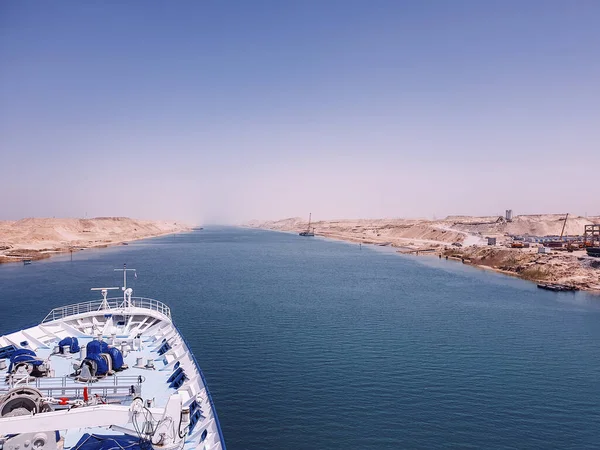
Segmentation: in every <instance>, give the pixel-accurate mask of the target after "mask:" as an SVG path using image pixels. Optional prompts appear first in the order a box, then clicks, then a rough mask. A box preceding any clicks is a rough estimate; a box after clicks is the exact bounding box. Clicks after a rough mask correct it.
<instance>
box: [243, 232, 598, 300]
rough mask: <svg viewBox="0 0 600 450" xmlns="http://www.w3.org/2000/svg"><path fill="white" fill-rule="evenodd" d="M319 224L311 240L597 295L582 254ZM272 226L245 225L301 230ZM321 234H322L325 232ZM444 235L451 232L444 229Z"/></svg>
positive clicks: (591, 263)
mask: <svg viewBox="0 0 600 450" xmlns="http://www.w3.org/2000/svg"><path fill="white" fill-rule="evenodd" d="M357 222H359V221H357ZM365 222H366V221H362V222H361V223H364V224H365V225H366V223H365ZM337 223H339V222H337ZM319 224H320V225H321V227H320V228H321V230H319V229H317V230H316V231H315V237H321V238H325V239H331V240H335V241H343V242H348V243H361V244H365V245H373V246H379V247H391V248H393V249H394V252H395V253H399V254H401V255H405V256H409V255H410V256H430V257H436V256H437V257H438V258H442V259H443V258H446V259H452V260H457V261H462V263H463V264H468V265H469V266H472V267H475V268H478V269H481V270H490V271H493V272H496V273H499V274H503V275H509V276H511V277H516V278H520V279H522V280H525V281H529V282H533V283H534V284H536V285H537V284H561V285H565V286H572V287H575V288H577V289H578V290H581V291H583V292H588V293H591V294H594V295H598V294H600V270H599V269H600V260H594V258H590V257H587V256H586V255H585V252H584V251H580V252H574V253H568V252H564V251H563V252H559V251H554V252H552V253H550V254H539V253H537V251H522V250H521V249H516V248H507V247H506V246H500V245H498V246H488V245H485V244H481V243H479V244H472V245H469V246H462V245H461V246H455V245H453V243H452V242H443V241H433V240H431V239H419V238H408V237H400V236H398V235H394V236H392V235H388V236H389V237H388V236H385V235H381V236H380V234H379V231H380V230H379V229H377V228H376V227H375V226H372V225H371V226H372V227H373V228H375V230H371V232H370V235H368V236H365V232H364V231H363V230H364V228H366V227H362V229H361V228H359V227H357V226H356V225H355V224H352V225H353V226H351V227H346V229H344V230H338V229H332V228H333V227H332V226H331V223H328V222H320V223H319ZM272 225H273V224H272V223H269V222H266V223H262V224H253V225H246V226H245V227H246V228H251V229H262V230H265V231H278V232H286V233H296V234H297V233H298V232H299V231H301V230H302V229H303V228H302V225H298V223H297V222H296V223H293V224H292V223H286V224H285V226H283V227H277V228H275V227H273V226H272ZM315 225H317V224H315ZM367 226H368V225H367ZM274 228H275V229H274ZM351 228H353V229H351ZM387 228H389V226H388V227H387ZM399 228H400V227H399ZM402 229H403V230H404V229H406V227H402ZM322 230H325V232H323V231H322ZM386 231H387V230H386ZM446 231H448V232H450V231H455V230H449V229H446ZM382 234H383V233H382ZM462 236H463V239H462V241H463V242H464V241H465V240H466V239H469V238H471V236H469V235H465V234H463V235H462ZM419 237H421V236H419ZM457 242H458V241H457ZM463 245H464V244H463ZM532 250H534V249H532Z"/></svg>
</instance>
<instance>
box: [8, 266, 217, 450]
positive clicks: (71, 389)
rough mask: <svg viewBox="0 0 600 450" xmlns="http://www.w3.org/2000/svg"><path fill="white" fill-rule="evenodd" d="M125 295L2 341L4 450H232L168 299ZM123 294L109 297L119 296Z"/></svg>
mask: <svg viewBox="0 0 600 450" xmlns="http://www.w3.org/2000/svg"><path fill="white" fill-rule="evenodd" d="M115 270H119V271H121V270H122V271H123V287H122V288H94V289H92V290H98V291H101V293H102V299H98V300H93V301H85V302H82V303H77V304H73V305H68V306H62V307H59V308H55V309H53V310H52V311H50V313H49V314H48V315H47V316H46V318H45V319H44V320H42V322H41V323H40V324H39V325H36V326H33V327H31V328H27V329H24V330H19V331H16V332H13V333H10V334H6V335H4V336H0V374H1V375H2V377H1V380H0V448H4V449H5V450H7V449H13V450H16V449H23V450H61V449H79V450H108V449H110V450H114V449H117V450H119V449H123V450H141V449H144V450H158V449H162V450H192V449H205V450H209V449H213V450H224V449H225V442H224V440H223V434H222V432H221V427H220V425H219V419H218V418H217V413H216V411H215V408H214V405H213V400H212V397H211V395H210V392H209V391H208V387H207V386H206V381H205V379H204V375H203V374H202V371H201V370H200V366H199V365H198V363H197V361H196V358H194V355H193V354H192V350H191V348H190V347H189V345H188V344H187V342H186V341H185V339H184V338H183V336H182V335H181V333H180V332H179V330H178V329H177V327H176V326H175V325H174V323H173V321H172V319H171V310H170V309H169V307H168V306H167V305H165V304H164V303H161V302H160V301H158V300H152V299H149V298H143V297H133V296H132V293H133V291H132V289H131V288H128V287H127V278H126V277H127V272H130V271H133V270H134V269H127V268H125V267H124V268H123V269H115ZM112 289H118V290H122V291H123V296H122V297H120V298H107V294H108V291H109V290H112Z"/></svg>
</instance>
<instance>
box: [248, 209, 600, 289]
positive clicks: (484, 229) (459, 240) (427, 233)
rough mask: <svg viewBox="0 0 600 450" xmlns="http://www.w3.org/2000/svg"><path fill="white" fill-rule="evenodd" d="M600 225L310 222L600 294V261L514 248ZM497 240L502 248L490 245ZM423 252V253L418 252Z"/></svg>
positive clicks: (296, 226) (542, 219)
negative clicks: (527, 240) (522, 239)
mask: <svg viewBox="0 0 600 450" xmlns="http://www.w3.org/2000/svg"><path fill="white" fill-rule="evenodd" d="M593 223H600V218H599V217H588V218H584V217H579V216H569V217H568V220H567V222H566V225H565V214H542V215H526V216H516V217H514V218H513V220H512V221H510V222H507V221H506V220H505V219H504V217H501V216H488V217H476V216H448V217H446V218H444V219H442V220H426V219H362V220H327V221H317V222H312V223H311V228H313V227H314V232H315V234H316V235H319V236H324V237H328V238H333V239H340V240H345V241H351V242H361V243H365V244H376V245H390V246H393V247H397V248H399V249H400V250H399V251H400V252H405V253H416V252H417V251H418V252H419V253H420V252H423V254H434V255H447V256H449V257H457V258H460V259H464V260H465V261H466V262H470V263H472V264H476V265H480V266H485V267H489V268H492V269H494V270H498V271H502V272H505V273H509V274H513V275H516V276H519V277H521V278H525V279H529V280H533V281H544V282H555V283H562V284H569V285H573V286H577V287H579V288H581V289H588V290H600V279H599V277H600V261H598V260H594V259H593V258H590V257H588V256H587V255H586V254H585V252H584V251H576V252H574V253H567V252H558V251H555V252H553V253H551V254H539V253H537V247H536V246H535V244H534V245H532V247H531V248H524V249H512V248H507V245H509V243H510V242H511V241H512V240H513V236H528V235H529V236H557V235H560V234H561V232H562V231H563V226H564V228H565V229H564V235H566V236H578V235H582V234H583V231H584V226H585V225H589V224H593ZM247 226H249V227H253V228H262V229H268V230H277V231H292V232H300V231H303V230H306V229H307V227H308V223H307V222H306V220H303V219H301V218H290V219H283V220H278V221H268V222H260V221H254V222H252V223H249V224H247ZM487 237H495V238H496V240H497V243H498V244H501V245H498V246H493V247H492V246H488V245H487V239H486V238H487ZM417 254H418V253H417Z"/></svg>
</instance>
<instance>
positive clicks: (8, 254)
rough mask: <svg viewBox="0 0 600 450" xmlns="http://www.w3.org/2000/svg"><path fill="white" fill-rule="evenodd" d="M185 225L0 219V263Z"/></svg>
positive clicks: (169, 231)
mask: <svg viewBox="0 0 600 450" xmlns="http://www.w3.org/2000/svg"><path fill="white" fill-rule="evenodd" d="M189 230H191V227H190V226H188V225H185V224H181V223H177V222H169V221H155V220H137V219H130V218H128V217H97V218H93V219H48V218H29V219H21V220H17V221H8V220H4V221H0V263H3V262H15V261H17V262H18V261H22V260H24V259H43V258H48V257H50V256H51V255H53V254H56V253H64V252H69V251H71V250H72V251H77V250H82V249H86V248H99V247H107V246H109V245H116V244H121V243H125V242H128V241H134V240H138V239H146V238H150V237H156V236H162V235H165V234H172V233H180V232H183V231H189Z"/></svg>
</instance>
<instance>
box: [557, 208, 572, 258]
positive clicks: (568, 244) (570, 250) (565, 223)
mask: <svg viewBox="0 0 600 450" xmlns="http://www.w3.org/2000/svg"><path fill="white" fill-rule="evenodd" d="M568 218H569V213H567V215H566V216H565V221H564V222H563V227H562V230H561V232H560V241H561V242H562V240H563V234H564V233H565V226H566V225H567V219H568ZM567 251H568V252H569V253H571V252H573V245H571V242H567Z"/></svg>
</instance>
